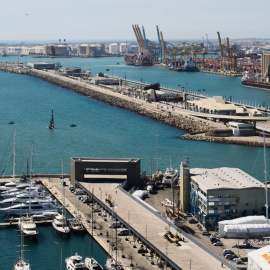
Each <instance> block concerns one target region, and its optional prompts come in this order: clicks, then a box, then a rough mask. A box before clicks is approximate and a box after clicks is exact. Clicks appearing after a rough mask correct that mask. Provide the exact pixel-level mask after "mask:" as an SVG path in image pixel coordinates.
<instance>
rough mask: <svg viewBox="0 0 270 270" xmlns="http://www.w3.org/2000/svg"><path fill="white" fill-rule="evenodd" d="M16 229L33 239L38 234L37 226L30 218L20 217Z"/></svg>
mask: <svg viewBox="0 0 270 270" xmlns="http://www.w3.org/2000/svg"><path fill="white" fill-rule="evenodd" d="M18 227H19V229H20V231H21V232H22V233H23V234H24V235H25V236H29V237H35V236H37V234H38V231H37V225H36V223H35V222H34V219H33V218H32V217H21V218H20V219H19V221H18Z"/></svg>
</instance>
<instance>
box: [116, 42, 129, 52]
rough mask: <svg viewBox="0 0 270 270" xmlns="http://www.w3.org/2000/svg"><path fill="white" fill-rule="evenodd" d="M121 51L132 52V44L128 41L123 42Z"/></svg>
mask: <svg viewBox="0 0 270 270" xmlns="http://www.w3.org/2000/svg"><path fill="white" fill-rule="evenodd" d="M119 52H120V53H130V52H131V47H130V44H129V43H127V42H125V43H121V44H120V48H119Z"/></svg>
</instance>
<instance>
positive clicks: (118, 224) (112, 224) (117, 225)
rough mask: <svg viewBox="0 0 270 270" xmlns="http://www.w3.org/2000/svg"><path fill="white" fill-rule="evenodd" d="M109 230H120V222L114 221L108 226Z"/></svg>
mask: <svg viewBox="0 0 270 270" xmlns="http://www.w3.org/2000/svg"><path fill="white" fill-rule="evenodd" d="M109 227H110V228H121V222H120V221H114V222H112V223H111V224H110V226H109Z"/></svg>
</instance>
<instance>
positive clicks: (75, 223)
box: [68, 218, 85, 233]
mask: <svg viewBox="0 0 270 270" xmlns="http://www.w3.org/2000/svg"><path fill="white" fill-rule="evenodd" d="M68 224H69V226H70V228H71V230H72V231H73V232H75V233H84V232H85V227H84V226H83V224H82V221H81V220H80V219H76V218H71V219H69V220H68Z"/></svg>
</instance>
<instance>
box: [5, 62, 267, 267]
mask: <svg viewBox="0 0 270 270" xmlns="http://www.w3.org/2000/svg"><path fill="white" fill-rule="evenodd" d="M0 61H3V62H5V61H8V62H18V61H20V62H23V63H28V62H38V61H41V62H42V61H51V62H58V61H59V62H61V64H62V65H63V66H79V67H81V68H85V69H90V70H91V72H92V73H93V74H96V73H98V72H104V73H108V74H109V75H113V76H118V77H124V76H126V77H127V79H131V80H138V81H141V80H142V81H144V82H147V83H153V82H160V83H161V85H162V86H167V87H171V88H175V89H178V88H179V87H182V86H184V87H187V89H188V90H193V91H197V90H199V89H200V90H202V89H205V93H206V94H208V95H222V96H233V98H234V99H237V100H242V101H246V102H249V103H251V102H253V103H254V102H256V103H257V104H261V103H263V102H266V103H267V102H269V100H270V91H264V90H255V89H250V88H244V87H242V86H241V78H230V77H223V76H218V75H213V74H203V73H177V72H173V71H169V70H168V69H165V68H161V67H134V66H126V65H125V63H124V60H123V58H122V57H112V58H65V59H61V58H59V59H47V58H46V59H40V58H30V57H21V58H20V59H18V57H5V58H0ZM117 62H119V64H117ZM106 69H110V71H106ZM179 85H180V86H179ZM51 110H54V117H55V126H56V129H55V130H53V131H52V130H49V129H48V128H47V126H48V124H49V122H50V118H51ZM0 116H1V117H0V130H1V132H0V170H1V173H2V174H4V173H5V174H6V175H7V174H11V173H12V157H11V155H12V143H13V141H12V140H13V139H12V134H13V129H14V127H15V126H16V174H22V173H23V172H26V160H27V157H28V156H29V152H30V145H31V141H32V140H34V158H33V171H34V172H33V173H44V174H49V173H61V159H63V161H64V173H69V172H70V157H108V158H120V157H126V158H130V157H134V158H140V159H141V169H142V170H146V171H147V173H151V171H154V170H156V168H157V163H158V164H159V168H160V169H161V170H162V171H164V170H165V169H166V167H168V166H169V165H170V159H171V161H172V165H173V167H179V164H180V162H181V161H183V160H185V159H186V157H189V158H190V166H191V167H202V168H215V167H237V168H240V169H242V170H244V171H245V172H247V173H249V174H251V175H252V176H254V177H255V178H257V179H259V180H261V181H263V180H264V168H263V149H262V148H253V147H247V146H238V145H223V144H215V143H206V142H196V141H186V140H180V139H179V138H178V137H179V136H180V135H182V134H184V132H183V131H181V130H177V129H175V128H171V127H169V126H166V125H164V124H161V123H158V122H156V121H153V120H151V119H148V118H145V117H142V116H139V115H136V114H134V113H131V112H128V111H125V110H122V109H118V108H114V107H111V106H109V105H107V104H104V103H101V102H99V101H96V100H92V99H90V98H88V97H84V96H81V95H78V94H76V93H73V92H71V91H69V90H66V89H63V88H60V87H58V86H55V85H52V84H49V83H47V82H44V81H41V80H39V79H36V78H32V77H29V76H26V75H16V74H9V73H5V72H0ZM11 120H12V121H14V122H15V125H9V124H8V122H9V121H11ZM72 123H75V124H77V127H75V128H71V127H70V124H72ZM156 131H157V132H156ZM156 134H157V135H158V136H157V139H158V144H156ZM156 145H158V155H159V160H158V162H157V160H156V159H155V157H156V149H157V147H156ZM268 171H269V169H268ZM0 243H1V245H0V254H1V256H0V269H12V265H13V263H14V261H15V260H16V258H17V256H18V254H17V253H16V252H15V251H16V245H18V244H19V237H18V234H17V232H16V231H15V229H14V228H13V229H12V228H11V229H5V230H0ZM89 243H90V237H88V236H84V237H77V236H75V235H73V236H72V237H71V238H70V239H63V238H61V237H59V236H58V235H55V234H54V233H53V231H52V229H51V227H41V228H40V235H39V236H38V240H37V242H29V243H27V244H28V247H27V249H28V250H30V251H31V252H26V254H25V257H26V258H28V259H29V260H30V263H31V265H32V268H33V269H61V263H60V262H62V266H63V268H62V269H65V268H64V258H65V257H67V256H70V255H72V254H73V253H75V252H76V251H77V252H78V253H80V254H81V255H86V254H87V253H89V252H90V251H89V245H90V244H89ZM17 249H18V248H17ZM95 252H96V256H100V257H99V258H100V260H101V262H102V263H104V262H105V258H106V254H105V253H104V251H103V250H102V249H100V248H98V247H97V248H96V249H95ZM94 255H95V253H94ZM49 264H50V265H49Z"/></svg>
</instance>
